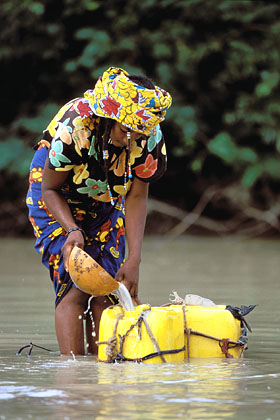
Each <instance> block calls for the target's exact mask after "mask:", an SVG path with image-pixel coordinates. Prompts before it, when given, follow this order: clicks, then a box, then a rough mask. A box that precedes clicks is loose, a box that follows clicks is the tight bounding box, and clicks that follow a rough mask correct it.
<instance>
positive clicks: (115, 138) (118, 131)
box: [111, 122, 142, 147]
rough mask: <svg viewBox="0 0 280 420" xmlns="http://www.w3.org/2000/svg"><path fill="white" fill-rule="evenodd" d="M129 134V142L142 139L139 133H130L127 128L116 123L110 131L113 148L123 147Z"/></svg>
mask: <svg viewBox="0 0 280 420" xmlns="http://www.w3.org/2000/svg"><path fill="white" fill-rule="evenodd" d="M128 132H129V133H130V139H131V141H133V140H137V139H139V138H140V137H142V134H141V133H137V132H136V131H132V130H130V129H129V128H127V127H125V126H124V125H122V124H121V123H119V122H116V123H115V124H114V126H113V128H112V130H111V140H112V143H113V145H114V146H117V147H124V146H127V144H128V138H127V133H128Z"/></svg>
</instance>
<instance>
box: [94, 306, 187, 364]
mask: <svg viewBox="0 0 280 420" xmlns="http://www.w3.org/2000/svg"><path fill="white" fill-rule="evenodd" d="M98 360H99V361H103V362H112V361H115V360H117V361H122V360H129V361H138V362H140V361H141V362H144V363H162V362H169V363H172V362H180V361H183V360H184V320H183V311H182V310H181V311H178V310H177V309H176V310H175V309H174V307H170V306H169V307H150V306H149V305H139V306H137V307H136V308H135V309H134V311H124V310H123V308H122V307H120V306H113V307H110V308H107V309H105V310H104V311H103V313H102V317H101V320H100V327H99V341H98Z"/></svg>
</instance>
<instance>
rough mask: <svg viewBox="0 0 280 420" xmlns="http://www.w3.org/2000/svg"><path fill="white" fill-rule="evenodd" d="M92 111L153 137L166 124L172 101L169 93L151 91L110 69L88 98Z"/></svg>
mask: <svg viewBox="0 0 280 420" xmlns="http://www.w3.org/2000/svg"><path fill="white" fill-rule="evenodd" d="M84 96H85V98H86V99H87V100H88V101H89V104H90V107H91V109H92V111H93V112H94V113H95V114H96V115H98V116H100V117H105V118H112V119H114V120H116V121H118V122H119V123H121V124H123V125H124V126H126V127H128V128H130V129H131V130H133V131H137V132H139V133H143V134H146V135H149V134H151V132H152V130H153V128H154V127H156V126H157V125H158V124H159V123H160V122H162V121H163V120H164V117H165V114H166V110H167V109H168V108H169V107H170V105H171V102H172V99H171V96H170V94H169V93H168V92H166V91H165V90H163V89H161V88H160V87H158V86H155V89H147V88H145V87H143V86H140V85H138V84H137V83H135V82H133V81H132V80H130V79H129V74H128V73H127V72H126V71H125V70H123V69H121V68H117V67H110V68H109V69H108V70H106V71H105V72H104V73H103V75H102V76H101V77H100V78H99V79H98V81H97V83H96V85H95V87H94V89H93V90H87V91H86V92H85V94H84Z"/></svg>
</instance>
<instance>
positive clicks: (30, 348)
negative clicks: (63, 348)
mask: <svg viewBox="0 0 280 420" xmlns="http://www.w3.org/2000/svg"><path fill="white" fill-rule="evenodd" d="M34 347H36V348H37V349H41V350H45V351H48V352H50V353H60V351H58V350H50V349H47V348H46V347H42V346H39V345H38V344H34V343H31V342H30V343H29V344H26V345H25V346H22V347H21V348H20V349H19V351H18V352H17V353H16V355H17V356H20V355H21V353H22V351H23V350H24V349H27V348H29V350H28V353H27V356H31V352H32V350H33V348H34Z"/></svg>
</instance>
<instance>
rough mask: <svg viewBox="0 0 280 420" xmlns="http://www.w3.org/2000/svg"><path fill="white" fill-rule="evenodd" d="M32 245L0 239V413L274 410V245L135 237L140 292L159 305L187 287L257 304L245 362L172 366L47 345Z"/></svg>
mask: <svg viewBox="0 0 280 420" xmlns="http://www.w3.org/2000/svg"><path fill="white" fill-rule="evenodd" d="M32 246H33V241H20V240H18V241H13V240H2V242H1V251H0V260H1V296H0V303H1V305H0V313H1V317H0V332H1V334H0V403H1V412H0V420H2V419H27V418H31V419H45V418H46V419H47V418H55V419H58V420H60V419H64V420H66V419H81V418H87V417H89V418H95V419H98V420H105V419H117V418H120V419H131V418H133V419H139V420H140V419H141V420H143V419H155V420H159V419H177V418H178V419H180V418H188V419H215V420H216V419H224V418H227V419H229V418H230V419H241V420H243V419H244V420H245V419H246V420H247V419H248V418H250V417H252V418H254V419H267V420H268V419H278V418H279V412H280V399H279V394H280V392H279V391H280V383H279V378H280V367H279V361H280V354H279V346H280V338H279V314H280V310H279V304H278V302H279V298H280V292H279V286H278V284H279V271H280V270H279V269H280V260H279V251H280V242H277V241H265V240H255V241H239V240H230V239H213V238H212V239H211V238H192V237H185V238H180V239H178V240H176V241H174V242H172V243H167V244H165V243H163V242H162V240H158V239H157V238H148V239H146V241H145V245H144V252H143V258H142V260H143V262H142V268H141V287H140V295H141V298H142V302H143V303H150V304H152V305H153V306H156V305H159V304H162V303H165V302H167V301H168V299H169V293H171V292H172V291H173V290H175V291H177V292H178V294H179V295H180V296H184V295H185V294H189V293H193V294H198V295H201V296H205V297H208V298H210V299H212V300H213V301H214V302H215V303H217V304H232V305H237V306H238V305H241V304H244V305H249V304H255V303H256V304H258V307H257V308H256V309H255V310H254V311H253V312H252V313H251V314H249V315H248V317H247V320H248V321H249V323H250V324H251V326H252V329H253V334H252V335H250V336H249V350H248V351H247V353H246V356H245V359H244V360H241V359H234V360H232V359H230V360H229V359H212V360H211V359H199V360H198V359H196V360H194V359H193V360H191V361H190V362H182V363H177V364H161V365H145V364H132V363H123V364H119V365H111V364H100V363H97V361H96V359H95V358H94V357H77V358H76V360H74V359H73V358H70V357H61V356H59V355H57V354H49V353H45V352H43V351H42V350H39V349H34V350H33V353H32V356H31V358H28V357H27V356H26V353H24V354H23V355H22V356H21V357H17V356H16V355H15V353H16V351H17V350H18V349H19V347H21V346H22V345H24V344H27V343H28V342H30V341H33V342H34V343H36V344H40V345H43V346H46V347H48V348H52V349H54V350H56V349H57V348H58V346H57V343H56V337H55V331H54V320H53V318H54V307H53V300H54V294H53V291H52V287H51V284H50V282H49V280H48V274H47V270H45V269H43V268H42V267H41V265H40V261H39V258H38V256H37V255H36V254H35V253H34V252H33V249H32Z"/></svg>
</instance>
